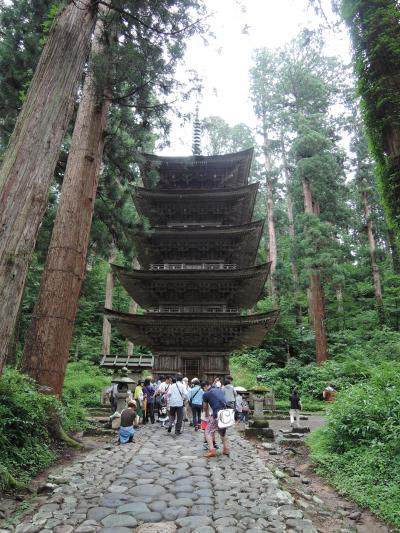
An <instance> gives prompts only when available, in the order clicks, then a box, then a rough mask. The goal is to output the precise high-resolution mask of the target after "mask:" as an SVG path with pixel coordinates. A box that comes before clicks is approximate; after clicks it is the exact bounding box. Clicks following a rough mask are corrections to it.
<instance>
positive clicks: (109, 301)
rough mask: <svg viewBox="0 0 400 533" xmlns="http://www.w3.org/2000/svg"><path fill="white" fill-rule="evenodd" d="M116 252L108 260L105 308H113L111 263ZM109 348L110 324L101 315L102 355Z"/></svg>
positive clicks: (108, 351)
mask: <svg viewBox="0 0 400 533" xmlns="http://www.w3.org/2000/svg"><path fill="white" fill-rule="evenodd" d="M115 257H116V253H115V251H113V252H112V253H111V255H110V258H109V260H108V265H109V269H108V272H107V277H106V297H105V299H104V307H105V308H106V309H112V308H113V289H114V273H113V271H112V269H111V264H112V263H113V262H114V261H115ZM110 348H111V324H110V322H109V321H108V320H107V319H106V317H105V316H104V317H103V336H102V349H101V352H102V354H103V355H108V354H109V353H111V352H110Z"/></svg>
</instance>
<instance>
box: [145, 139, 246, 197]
mask: <svg viewBox="0 0 400 533" xmlns="http://www.w3.org/2000/svg"><path fill="white" fill-rule="evenodd" d="M253 152H254V148H249V149H248V150H243V151H241V152H236V153H233V154H224V155H212V156H203V155H198V156H189V157H168V156H158V155H154V154H146V153H144V154H142V156H143V158H144V163H143V164H142V166H141V176H142V179H143V183H144V185H145V187H147V188H154V187H157V188H161V189H171V188H174V189H175V188H191V189H193V188H195V189H197V188H198V189H204V188H206V189H209V188H213V187H214V188H222V187H239V186H240V185H246V184H247V180H248V176H249V171H250V165H251V160H252V158H253Z"/></svg>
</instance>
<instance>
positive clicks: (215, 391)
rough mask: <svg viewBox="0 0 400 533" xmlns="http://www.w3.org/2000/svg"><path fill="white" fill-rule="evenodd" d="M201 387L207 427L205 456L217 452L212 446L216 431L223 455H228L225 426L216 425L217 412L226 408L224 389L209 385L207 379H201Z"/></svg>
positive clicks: (213, 454) (211, 455)
mask: <svg viewBox="0 0 400 533" xmlns="http://www.w3.org/2000/svg"><path fill="white" fill-rule="evenodd" d="M201 388H202V389H203V391H204V394H203V409H204V411H205V414H206V417H207V427H206V430H205V437H206V440H207V444H208V453H207V455H206V457H215V456H216V455H217V452H216V451H215V448H214V443H213V440H214V435H215V433H216V432H217V431H218V433H219V435H220V437H221V441H222V445H223V449H222V453H223V454H224V455H229V449H228V440H227V437H226V428H219V427H218V418H217V417H218V412H219V411H221V409H225V408H226V403H225V394H224V391H223V390H221V389H220V388H217V387H210V384H209V382H208V381H203V383H202V384H201Z"/></svg>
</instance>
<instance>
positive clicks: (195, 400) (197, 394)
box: [189, 378, 203, 431]
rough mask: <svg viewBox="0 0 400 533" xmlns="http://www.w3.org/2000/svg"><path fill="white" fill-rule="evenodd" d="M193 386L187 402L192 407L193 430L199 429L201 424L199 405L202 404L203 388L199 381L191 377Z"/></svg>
mask: <svg viewBox="0 0 400 533" xmlns="http://www.w3.org/2000/svg"><path fill="white" fill-rule="evenodd" d="M192 383H193V387H192V388H191V389H190V392H189V404H190V407H191V408H192V414H193V426H194V430H195V431H199V428H200V424H201V407H202V405H203V389H202V388H201V387H200V381H199V380H198V379H197V378H195V379H192Z"/></svg>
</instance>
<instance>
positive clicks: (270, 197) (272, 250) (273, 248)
mask: <svg viewBox="0 0 400 533" xmlns="http://www.w3.org/2000/svg"><path fill="white" fill-rule="evenodd" d="M268 143H269V140H268V135H267V133H266V132H264V157H265V190H266V196H267V224H268V248H267V257H268V261H270V262H271V269H270V283H271V296H272V298H273V300H274V302H275V303H276V304H278V305H279V293H278V287H277V284H276V280H275V272H276V264H277V260H278V250H277V245H276V234H275V222H274V191H273V185H272V176H271V170H272V160H271V154H270V152H269V149H268Z"/></svg>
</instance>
